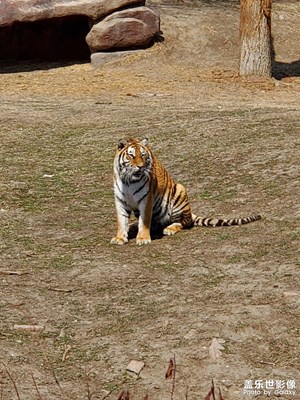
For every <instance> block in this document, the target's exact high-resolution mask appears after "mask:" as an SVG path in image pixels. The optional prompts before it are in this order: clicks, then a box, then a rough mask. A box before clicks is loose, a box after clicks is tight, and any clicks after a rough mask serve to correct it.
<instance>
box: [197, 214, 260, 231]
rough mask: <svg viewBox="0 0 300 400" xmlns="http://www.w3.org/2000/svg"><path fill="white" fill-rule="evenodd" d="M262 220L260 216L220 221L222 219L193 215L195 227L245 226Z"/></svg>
mask: <svg viewBox="0 0 300 400" xmlns="http://www.w3.org/2000/svg"><path fill="white" fill-rule="evenodd" d="M260 219H261V216H260V215H251V216H249V217H244V218H232V219H220V218H201V217H197V216H196V215H195V214H193V223H194V226H207V227H213V228H214V227H216V226H233V225H245V224H249V223H250V222H254V221H258V220H260Z"/></svg>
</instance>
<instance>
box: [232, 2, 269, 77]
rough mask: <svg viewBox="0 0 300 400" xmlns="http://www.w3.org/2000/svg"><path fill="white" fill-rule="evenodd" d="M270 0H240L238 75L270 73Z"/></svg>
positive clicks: (263, 74)
mask: <svg viewBox="0 0 300 400" xmlns="http://www.w3.org/2000/svg"><path fill="white" fill-rule="evenodd" d="M271 7H272V0H241V19H240V36H241V59H240V75H260V76H268V77H270V76H271V75H272V64H271Z"/></svg>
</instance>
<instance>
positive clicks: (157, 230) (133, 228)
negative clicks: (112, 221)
mask: <svg viewBox="0 0 300 400" xmlns="http://www.w3.org/2000/svg"><path fill="white" fill-rule="evenodd" d="M137 234H138V221H134V222H132V223H131V224H130V225H129V231H128V239H135V238H136V237H137ZM150 235H151V240H158V239H162V238H163V237H164V236H165V235H164V234H163V228H162V227H159V226H155V227H151V231H150Z"/></svg>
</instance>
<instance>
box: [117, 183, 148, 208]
mask: <svg viewBox="0 0 300 400" xmlns="http://www.w3.org/2000/svg"><path fill="white" fill-rule="evenodd" d="M115 191H116V195H117V196H120V197H121V198H122V200H123V201H124V202H125V203H126V205H127V206H128V207H129V208H130V209H131V210H133V211H134V210H139V209H140V208H141V207H143V205H144V203H145V202H146V201H147V197H148V195H149V191H150V185H149V183H148V182H147V181H138V182H132V183H131V184H130V185H127V184H124V183H123V182H122V181H117V182H116V185H115Z"/></svg>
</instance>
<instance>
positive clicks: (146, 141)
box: [141, 138, 149, 147]
mask: <svg viewBox="0 0 300 400" xmlns="http://www.w3.org/2000/svg"><path fill="white" fill-rule="evenodd" d="M148 144H149V141H148V139H147V138H145V139H143V140H141V145H142V146H145V147H147V146H148Z"/></svg>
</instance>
